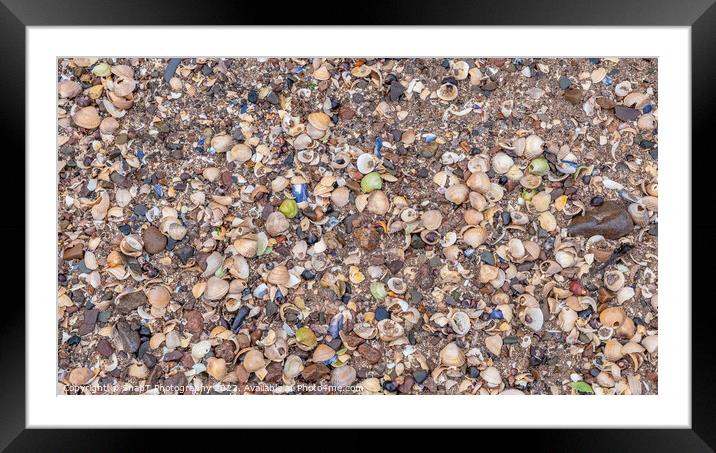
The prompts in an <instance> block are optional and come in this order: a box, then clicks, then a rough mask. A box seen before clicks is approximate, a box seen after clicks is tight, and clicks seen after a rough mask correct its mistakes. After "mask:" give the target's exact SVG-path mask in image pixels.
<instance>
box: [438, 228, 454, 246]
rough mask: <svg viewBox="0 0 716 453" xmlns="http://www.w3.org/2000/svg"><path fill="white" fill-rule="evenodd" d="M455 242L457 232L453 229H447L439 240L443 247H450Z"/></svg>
mask: <svg viewBox="0 0 716 453" xmlns="http://www.w3.org/2000/svg"><path fill="white" fill-rule="evenodd" d="M455 242H457V233H455V232H454V231H448V232H447V233H445V236H443V238H442V239H441V240H440V245H442V246H443V247H450V246H451V245H453V244H454V243H455Z"/></svg>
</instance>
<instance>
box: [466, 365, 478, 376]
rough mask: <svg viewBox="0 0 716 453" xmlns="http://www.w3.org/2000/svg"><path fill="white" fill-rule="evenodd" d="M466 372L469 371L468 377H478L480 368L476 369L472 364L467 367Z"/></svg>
mask: <svg viewBox="0 0 716 453" xmlns="http://www.w3.org/2000/svg"><path fill="white" fill-rule="evenodd" d="M468 372H469V373H470V377H471V378H473V379H477V378H478V377H480V370H478V369H477V368H476V367H474V366H471V367H470V368H469V370H468Z"/></svg>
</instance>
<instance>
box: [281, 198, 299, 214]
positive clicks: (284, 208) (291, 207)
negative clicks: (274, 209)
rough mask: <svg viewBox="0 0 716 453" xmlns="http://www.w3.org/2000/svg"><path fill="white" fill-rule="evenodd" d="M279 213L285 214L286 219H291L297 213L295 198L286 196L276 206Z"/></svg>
mask: <svg viewBox="0 0 716 453" xmlns="http://www.w3.org/2000/svg"><path fill="white" fill-rule="evenodd" d="M278 210H279V212H280V213H281V214H283V215H285V216H286V218H287V219H292V218H294V217H296V216H297V215H298V203H296V200H292V199H290V198H286V199H285V200H283V201H282V202H281V206H279V207H278Z"/></svg>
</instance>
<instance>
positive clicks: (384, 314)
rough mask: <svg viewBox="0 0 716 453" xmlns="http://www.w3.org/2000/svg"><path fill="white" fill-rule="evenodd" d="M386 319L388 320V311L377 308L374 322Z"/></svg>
mask: <svg viewBox="0 0 716 453" xmlns="http://www.w3.org/2000/svg"><path fill="white" fill-rule="evenodd" d="M388 318H390V313H388V310H386V309H385V308H383V307H378V309H377V310H376V311H375V320H376V321H382V320H384V319H388Z"/></svg>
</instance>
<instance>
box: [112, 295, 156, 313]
mask: <svg viewBox="0 0 716 453" xmlns="http://www.w3.org/2000/svg"><path fill="white" fill-rule="evenodd" d="M148 302H149V301H148V300H147V296H146V295H145V294H144V291H141V290H139V291H133V292H130V293H126V294H122V295H121V296H119V298H118V299H117V306H116V311H117V313H119V314H122V315H128V314H129V313H131V312H132V311H134V310H136V309H137V307H140V306H142V305H144V304H146V303H148Z"/></svg>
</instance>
